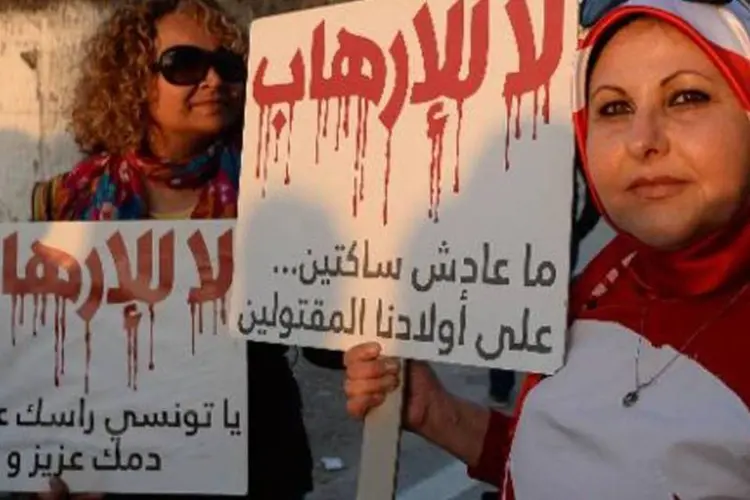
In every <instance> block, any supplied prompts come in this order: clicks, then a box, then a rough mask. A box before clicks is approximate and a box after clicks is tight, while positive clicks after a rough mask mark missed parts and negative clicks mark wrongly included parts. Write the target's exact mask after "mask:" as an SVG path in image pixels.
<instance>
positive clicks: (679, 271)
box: [573, 0, 750, 296]
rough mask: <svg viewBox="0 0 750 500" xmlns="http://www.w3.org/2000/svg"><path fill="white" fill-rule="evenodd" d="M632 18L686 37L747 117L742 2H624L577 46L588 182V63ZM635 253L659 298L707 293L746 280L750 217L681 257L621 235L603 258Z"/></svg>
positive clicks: (577, 101)
mask: <svg viewBox="0 0 750 500" xmlns="http://www.w3.org/2000/svg"><path fill="white" fill-rule="evenodd" d="M633 16H649V17H653V18H657V19H659V20H662V21H664V22H666V23H669V24H670V25H672V26H674V27H676V28H677V29H679V30H680V31H681V32H682V33H684V34H685V35H686V36H688V37H689V38H690V39H691V40H692V41H693V42H695V44H696V45H697V46H698V47H700V48H701V49H702V50H703V51H704V52H705V54H706V55H707V56H708V57H709V59H710V60H711V61H712V62H713V63H714V64H715V65H716V67H717V68H718V69H719V70H720V71H721V73H722V75H723V76H724V78H725V79H726V81H727V82H728V83H729V85H730V87H731V88H732V89H733V90H734V92H735V94H736V95H737V98H738V100H739V102H740V103H741V105H742V106H744V107H745V109H746V110H748V113H749V114H750V9H749V8H748V7H747V6H746V5H745V4H743V3H741V2H740V1H739V0H734V1H733V2H731V3H729V4H727V5H724V6H716V5H711V4H706V3H699V2H689V1H685V0H629V1H628V2H625V3H624V4H622V5H620V6H618V7H616V8H614V9H612V10H611V11H610V12H609V13H607V14H606V15H605V16H604V17H603V18H602V19H601V20H600V21H599V22H598V23H597V24H596V25H594V26H593V27H592V28H591V29H590V30H588V31H587V32H585V33H583V36H582V39H581V41H580V43H579V53H578V60H577V65H576V75H575V82H574V85H575V88H574V92H573V105H574V107H573V109H574V116H573V118H574V124H575V134H576V142H577V146H578V148H579V150H580V153H581V157H582V158H583V162H584V171H586V176H587V178H588V179H589V183H590V184H591V179H590V176H589V174H588V172H587V169H586V168H585V166H586V163H587V162H586V135H587V130H588V108H587V90H588V88H587V87H588V84H587V75H588V73H589V65H590V64H591V63H592V61H591V58H592V54H594V53H596V49H597V48H599V47H598V45H599V44H600V43H606V40H608V39H609V37H608V35H610V34H611V32H612V30H613V29H616V27H617V26H621V25H622V23H623V22H624V21H626V20H627V19H628V18H631V17H633ZM749 116H750V115H749ZM748 140H750V138H748ZM591 185H592V193H593V195H594V199H595V200H596V203H597V205H598V206H599V208H600V210H602V213H603V215H604V216H605V217H606V213H604V211H603V209H602V205H601V203H600V201H599V200H598V197H597V194H596V189H595V186H593V184H591ZM615 229H617V228H616V227H615ZM635 250H638V252H639V253H640V254H641V257H643V258H639V259H636V261H635V266H636V272H637V274H638V275H639V276H640V277H641V278H642V280H643V281H644V282H645V283H646V284H647V285H648V286H649V287H651V288H654V289H655V291H656V292H657V293H658V294H660V295H661V294H662V292H663V293H664V294H666V295H690V296H693V295H701V294H704V293H709V292H712V291H714V290H716V289H721V288H724V287H725V286H727V285H730V284H732V283H734V282H735V281H736V280H747V278H748V277H749V276H750V217H748V216H747V214H741V216H738V218H737V220H736V221H734V222H733V223H732V224H730V225H729V227H727V228H724V229H723V230H722V231H720V232H719V233H717V234H715V235H712V236H710V237H708V238H705V239H704V240H703V241H700V242H698V243H696V244H694V245H693V246H691V247H689V248H686V249H684V250H681V251H679V252H661V251H657V250H655V249H652V248H649V247H646V246H645V245H642V244H640V243H639V242H638V241H635V240H634V238H631V237H629V236H628V235H626V234H621V235H620V236H618V238H616V239H615V241H614V242H613V244H612V245H610V248H609V249H607V252H608V253H610V254H612V253H614V255H613V256H614V257H615V258H618V259H619V258H625V257H624V256H623V255H622V254H623V253H624V254H625V255H629V254H632V252H633V251H635ZM605 267H608V266H605ZM589 274H590V273H589Z"/></svg>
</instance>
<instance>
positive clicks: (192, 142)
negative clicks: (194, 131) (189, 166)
mask: <svg viewBox="0 0 750 500" xmlns="http://www.w3.org/2000/svg"><path fill="white" fill-rule="evenodd" d="M210 142H211V141H210V140H209V139H206V138H196V137H193V136H185V135H184V134H180V135H179V136H178V135H176V134H175V135H172V136H169V135H167V134H164V133H159V134H152V136H151V137H150V138H149V142H148V148H149V150H150V152H151V154H152V155H154V156H156V157H157V158H159V159H161V160H164V161H169V162H174V163H182V162H187V161H189V160H191V159H192V158H195V157H196V156H198V155H200V154H201V153H203V152H204V151H205V150H206V148H207V147H208V145H209V144H210Z"/></svg>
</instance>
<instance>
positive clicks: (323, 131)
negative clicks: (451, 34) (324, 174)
mask: <svg viewBox="0 0 750 500" xmlns="http://www.w3.org/2000/svg"><path fill="white" fill-rule="evenodd" d="M337 40H338V44H339V47H338V50H337V51H336V53H335V54H334V56H333V59H332V61H331V76H330V77H326V76H325V75H324V74H323V66H324V63H325V56H326V44H325V21H322V22H321V23H320V24H318V26H317V27H316V28H315V30H314V31H313V40H312V48H311V54H310V61H311V66H312V76H311V81H310V98H311V99H315V100H317V101H318V117H317V131H316V136H315V163H316V164H318V163H319V162H320V140H321V137H326V136H327V128H328V109H329V102H330V99H332V98H336V100H337V104H338V117H337V121H336V144H335V150H336V151H338V150H339V147H340V137H341V130H342V128H343V131H344V134H345V135H346V136H347V137H348V136H349V115H350V112H349V111H350V105H351V98H352V97H356V98H357V125H356V134H355V137H356V139H355V153H354V155H355V157H354V164H353V169H354V172H353V176H354V181H353V191H352V214H353V215H354V216H355V217H356V216H357V213H358V206H359V202H360V201H363V200H364V192H365V162H364V160H365V157H366V155H367V134H368V130H367V128H368V124H369V106H370V103H373V104H379V103H380V101H381V100H382V98H383V93H384V90H385V79H386V74H387V65H386V60H385V56H384V54H383V52H382V50H381V49H380V47H379V46H378V44H376V43H375V42H373V41H372V40H370V39H368V38H366V37H362V36H359V35H355V34H353V33H351V32H349V31H347V30H346V29H343V28H342V29H341V30H339V32H338V35H337ZM404 48H405V46H404ZM395 50H398V48H396V49H395ZM397 54H398V55H400V53H398V52H397ZM365 63H366V64H367V67H368V69H369V72H370V74H369V75H367V74H366V73H365ZM345 68H346V70H345ZM399 91H401V93H402V94H403V95H402V96H399V95H398V92H399ZM405 96H406V87H405V86H404V87H403V88H399V87H397V88H396V89H395V90H394V93H393V94H392V95H391V97H390V98H389V111H388V115H382V113H381V121H382V119H383V118H385V119H387V120H392V121H393V122H395V115H396V114H397V113H398V112H400V109H399V107H403V102H404V101H405ZM399 101H401V105H400V106H399ZM324 106H325V107H324ZM324 109H325V112H324V111H323V110H324ZM342 113H343V121H342Z"/></svg>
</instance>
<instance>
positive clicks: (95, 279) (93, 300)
mask: <svg viewBox="0 0 750 500" xmlns="http://www.w3.org/2000/svg"><path fill="white" fill-rule="evenodd" d="M84 264H85V265H86V269H87V270H88V272H89V277H90V278H91V290H90V291H89V295H88V297H86V300H85V302H84V303H83V304H81V307H79V308H78V311H77V313H78V316H79V317H80V318H81V319H82V320H83V321H84V323H85V325H86V326H85V332H84V343H85V345H86V361H85V363H86V369H85V373H84V381H83V386H84V392H85V393H86V394H88V393H89V379H90V375H91V321H92V320H93V319H94V315H95V314H96V313H97V311H98V310H99V308H100V307H101V305H102V300H103V299H104V269H103V267H102V259H101V257H99V252H97V250H96V249H95V248H94V249H93V250H91V253H89V255H88V257H86V261H85V262H84Z"/></svg>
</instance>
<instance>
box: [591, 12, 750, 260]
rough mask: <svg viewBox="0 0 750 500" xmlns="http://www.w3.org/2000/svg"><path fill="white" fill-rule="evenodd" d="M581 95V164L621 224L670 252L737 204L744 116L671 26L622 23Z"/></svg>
mask: <svg viewBox="0 0 750 500" xmlns="http://www.w3.org/2000/svg"><path fill="white" fill-rule="evenodd" d="M588 102H589V129H588V137H587V141H586V149H587V159H588V165H587V166H588V170H589V173H590V176H591V180H592V182H593V185H594V188H595V190H596V192H597V194H598V196H599V198H600V200H601V202H602V205H603V207H604V209H605V210H606V212H607V214H608V215H609V217H610V218H611V220H612V222H613V223H614V224H615V226H616V227H617V228H618V229H619V230H621V231H624V232H626V233H629V234H630V235H632V236H634V237H636V238H637V239H639V240H641V241H642V242H643V243H645V244H647V245H650V246H653V247H656V248H661V249H665V250H673V249H678V248H681V247H684V246H685V245H688V244H690V243H691V242H692V241H694V240H695V239H697V238H700V237H701V236H705V235H706V234H708V233H710V232H713V231H714V230H716V229H719V228H721V227H722V226H723V225H725V224H726V223H727V222H729V220H730V219H731V218H732V217H733V216H734V215H735V214H736V213H737V212H738V210H740V209H744V206H745V204H746V200H747V199H748V188H749V184H750V182H749V180H750V120H748V115H747V113H746V111H745V110H744V109H743V108H742V107H741V105H740V103H739V101H738V100H737V98H736V96H735V94H734V93H733V92H732V90H731V89H730V87H729V85H728V83H727V82H726V80H725V79H724V78H723V77H722V75H721V73H720V72H719V70H718V69H717V68H716V67H715V66H714V65H713V64H712V63H711V61H710V60H709V59H708V58H707V56H706V55H705V54H704V52H703V51H702V50H701V49H700V48H699V47H698V46H696V45H695V44H694V43H693V42H692V41H691V40H690V39H689V38H687V37H686V36H685V35H684V34H682V33H681V32H680V31H678V30H677V29H676V28H674V27H672V26H670V25H668V24H665V23H662V22H659V21H656V20H653V19H639V20H636V21H634V22H632V23H631V24H629V25H627V26H625V27H624V28H622V29H621V30H620V31H619V32H618V33H617V34H616V35H615V36H614V37H613V38H612V39H611V41H610V42H609V43H608V45H607V46H606V47H605V48H604V50H603V51H602V53H601V57H600V59H599V60H598V62H597V63H596V66H595V68H594V69H593V73H592V75H591V80H590V86H589V101H588Z"/></svg>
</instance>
